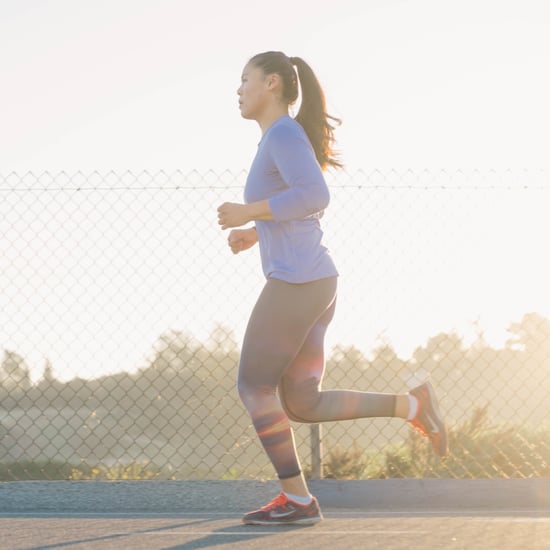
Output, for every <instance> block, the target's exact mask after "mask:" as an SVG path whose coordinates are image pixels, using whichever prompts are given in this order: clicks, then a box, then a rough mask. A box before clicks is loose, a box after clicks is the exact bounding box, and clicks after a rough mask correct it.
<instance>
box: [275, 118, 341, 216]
mask: <svg viewBox="0 0 550 550" xmlns="http://www.w3.org/2000/svg"><path fill="white" fill-rule="evenodd" d="M269 138H270V143H269V148H270V152H271V156H272V159H273V162H274V163H275V166H276V167H277V170H278V171H279V174H280V175H281V178H282V179H283V181H284V182H285V184H286V185H287V186H288V189H286V190H284V191H282V192H281V193H279V194H277V195H275V196H273V197H271V198H270V199H269V207H270V209H271V213H272V215H273V218H274V219H275V220H276V221H291V220H300V219H303V218H305V217H307V216H310V215H312V214H316V213H317V212H321V211H322V210H324V209H325V208H326V207H327V206H328V204H329V201H330V193H329V190H328V186H327V184H326V182H325V178H324V176H323V172H322V171H321V167H320V166H319V163H318V162H317V159H316V158H315V153H314V151H313V148H312V147H311V144H310V143H309V141H308V140H307V137H306V136H304V135H302V134H301V132H297V131H296V130H295V129H294V128H291V127H288V126H279V127H277V128H273V130H272V132H271V135H270V136H269Z"/></svg>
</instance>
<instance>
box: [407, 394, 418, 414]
mask: <svg viewBox="0 0 550 550" xmlns="http://www.w3.org/2000/svg"><path fill="white" fill-rule="evenodd" d="M407 396H408V398H409V416H407V420H413V418H414V417H415V416H416V413H417V412H418V399H417V398H416V397H415V396H414V395H411V394H410V393H409V394H407Z"/></svg>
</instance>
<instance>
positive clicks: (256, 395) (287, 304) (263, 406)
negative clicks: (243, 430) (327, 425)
mask: <svg viewBox="0 0 550 550" xmlns="http://www.w3.org/2000/svg"><path fill="white" fill-rule="evenodd" d="M336 281H337V279H336V277H330V278H326V279H320V280H317V281H313V282H310V283H302V284H292V283H286V282H284V281H281V280H278V279H268V281H267V282H266V285H265V286H264V288H263V290H262V292H261V294H260V296H259V298H258V301H257V302H256V305H255V307H254V309H253V311H252V314H251V316H250V320H249V322H248V327H247V329H246V333H245V337H244V342H243V348H242V352H241V358H240V364H239V378H238V389H239V395H240V397H241V399H242V401H243V403H244V405H245V407H246V408H247V410H248V412H249V414H250V417H251V418H252V423H253V424H254V428H255V429H256V432H257V434H258V436H259V438H260V441H261V443H262V445H263V447H264V449H265V451H266V453H267V455H268V456H269V458H270V460H271V462H272V464H273V466H274V467H275V470H276V472H277V475H278V476H279V479H287V478H290V477H294V476H297V475H299V474H300V472H301V470H300V463H299V459H298V456H297V453H296V446H295V443H294V435H293V432H292V428H291V426H290V422H289V420H292V421H296V422H313V423H316V422H328V421H335V420H349V419H354V418H366V417H381V416H386V417H387V416H394V410H395V397H396V396H395V395H392V394H380V393H368V392H359V391H354V390H324V391H323V390H321V382H322V379H323V373H324V369H325V357H324V346H323V344H324V337H325V332H326V330H327V327H328V325H329V323H330V321H331V320H332V317H333V315H334V310H335V306H336V286H337V284H336Z"/></svg>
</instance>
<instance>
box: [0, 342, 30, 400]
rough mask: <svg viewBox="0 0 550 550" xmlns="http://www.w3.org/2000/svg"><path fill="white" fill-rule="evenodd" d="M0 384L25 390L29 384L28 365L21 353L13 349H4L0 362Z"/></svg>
mask: <svg viewBox="0 0 550 550" xmlns="http://www.w3.org/2000/svg"><path fill="white" fill-rule="evenodd" d="M0 384H2V385H3V386H4V387H5V388H10V389H20V390H23V391H26V390H28V389H29V388H30V386H31V377H30V371H29V367H28V366H27V364H26V363H25V360H24V359H23V357H21V355H19V354H17V353H15V352H14V351H9V350H4V358H3V359H2V363H1V364H0Z"/></svg>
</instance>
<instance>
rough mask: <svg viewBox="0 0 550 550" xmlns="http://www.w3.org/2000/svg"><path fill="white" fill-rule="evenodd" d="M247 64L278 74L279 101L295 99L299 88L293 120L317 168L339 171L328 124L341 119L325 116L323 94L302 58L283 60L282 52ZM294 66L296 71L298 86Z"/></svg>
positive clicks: (293, 100) (330, 127) (265, 71)
mask: <svg viewBox="0 0 550 550" xmlns="http://www.w3.org/2000/svg"><path fill="white" fill-rule="evenodd" d="M249 63H251V64H252V65H254V66H255V67H258V68H260V69H262V70H263V72H264V74H265V75H269V74H278V75H279V76H280V77H281V80H282V84H283V99H284V100H286V101H287V102H288V104H289V105H292V104H293V103H295V102H296V100H297V99H298V84H299V85H300V88H301V90H302V100H301V104H300V110H299V111H298V114H297V115H296V121H297V122H299V123H300V124H301V125H302V127H303V128H304V130H305V132H306V134H307V136H308V138H309V141H310V142H311V145H312V146H313V150H314V151H315V156H316V157H317V161H318V162H319V164H320V165H321V168H322V169H325V168H327V167H329V166H331V167H334V168H342V166H343V164H342V163H341V162H340V161H339V160H338V158H337V155H336V154H335V152H334V150H333V148H332V147H333V144H334V142H335V138H334V126H333V125H332V124H331V122H332V123H335V124H341V120H340V119H338V118H335V117H333V116H331V115H329V114H328V113H327V111H326V101H325V94H324V92H323V89H322V88H321V85H320V84H319V81H318V80H317V77H316V76H315V73H314V72H313V71H312V69H311V67H310V66H309V65H308V64H307V63H306V62H305V61H304V60H303V59H302V58H300V57H287V56H286V55H285V54H284V53H282V52H264V53H259V54H257V55H255V56H254V57H252V58H251V59H250V61H249ZM294 67H296V69H297V72H298V78H299V83H298V78H297V76H296V70H295V69H294Z"/></svg>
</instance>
